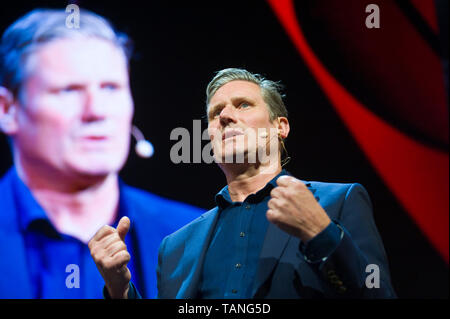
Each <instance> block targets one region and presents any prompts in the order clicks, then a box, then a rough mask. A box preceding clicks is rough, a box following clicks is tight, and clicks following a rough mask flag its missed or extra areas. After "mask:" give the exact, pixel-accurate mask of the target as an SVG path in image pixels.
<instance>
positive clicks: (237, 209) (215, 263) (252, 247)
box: [198, 170, 341, 299]
mask: <svg viewBox="0 0 450 319" xmlns="http://www.w3.org/2000/svg"><path fill="white" fill-rule="evenodd" d="M287 174H289V173H288V172H287V171H285V170H282V171H281V173H280V174H279V175H277V176H276V177H274V178H273V179H272V180H271V181H270V182H269V183H267V185H266V186H265V187H264V188H263V189H261V190H260V191H258V192H257V193H255V194H251V195H249V196H248V197H247V198H246V199H245V200H244V201H243V202H233V201H232V200H231V198H230V195H229V192H228V186H226V187H224V188H223V189H222V190H221V191H220V192H219V193H218V194H217V195H216V197H215V200H216V204H217V206H218V207H219V218H218V221H217V224H216V226H215V230H214V233H213V236H212V239H211V242H210V244H209V247H208V250H207V252H206V256H205V261H204V264H203V269H202V278H201V286H200V291H199V296H198V297H199V298H213V299H222V298H232V299H240V298H246V299H248V298H251V297H252V296H251V291H252V286H253V282H254V278H255V275H256V271H257V266H258V260H259V255H260V252H261V248H262V245H263V242H264V237H265V234H266V230H267V226H268V223H269V222H268V220H267V218H266V212H267V209H268V207H267V203H268V201H269V200H270V192H271V190H272V189H273V188H274V187H276V186H277V184H276V180H277V179H278V177H280V176H281V175H287ZM340 240H341V231H340V229H339V228H338V226H337V225H336V224H335V223H334V222H331V223H330V225H329V226H328V227H326V228H325V229H324V230H323V231H322V232H321V233H319V234H318V235H317V236H315V237H314V238H313V239H311V240H309V241H308V242H306V243H302V244H301V245H300V247H299V249H300V250H301V251H302V252H303V253H304V255H305V257H306V258H307V261H308V262H310V263H321V262H323V261H325V260H326V258H327V256H329V255H330V254H331V253H332V252H333V251H334V249H335V248H336V247H337V246H338V245H339V242H340Z"/></svg>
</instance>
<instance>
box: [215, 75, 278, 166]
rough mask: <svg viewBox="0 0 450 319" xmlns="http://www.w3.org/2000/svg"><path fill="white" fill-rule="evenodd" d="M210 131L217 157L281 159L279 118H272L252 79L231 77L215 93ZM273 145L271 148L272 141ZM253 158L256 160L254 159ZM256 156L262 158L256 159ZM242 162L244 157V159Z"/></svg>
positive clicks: (223, 160) (226, 159)
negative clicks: (232, 78)
mask: <svg viewBox="0 0 450 319" xmlns="http://www.w3.org/2000/svg"><path fill="white" fill-rule="evenodd" d="M208 119H209V125H208V130H209V135H210V139H211V143H212V148H213V151H214V156H215V157H216V160H218V159H219V161H221V162H222V163H223V162H225V163H228V162H229V161H228V159H229V158H231V159H232V158H233V157H234V161H233V162H235V163H239V158H244V161H243V162H245V163H255V162H257V161H260V160H261V158H260V157H261V156H259V155H258V154H257V152H258V150H261V149H264V150H265V151H264V152H261V153H260V154H268V153H269V152H270V151H271V150H272V154H269V155H270V157H268V159H269V160H272V159H274V158H275V159H278V138H277V132H278V131H277V128H276V123H277V121H271V120H270V116H269V111H268V108H267V106H266V103H265V101H264V99H263V97H262V95H261V90H260V88H259V86H258V85H257V84H255V83H252V82H248V81H231V82H228V83H227V84H225V85H223V86H222V87H220V88H219V89H218V90H217V92H216V93H215V94H214V95H213V96H212V97H211V100H210V103H209V108H208ZM269 142H273V143H272V144H274V145H272V146H273V147H272V148H270V146H271V145H270V143H269ZM252 159H253V160H252ZM256 159H258V160H257V161H256ZM240 163H242V161H241V162H240Z"/></svg>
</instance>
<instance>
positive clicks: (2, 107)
mask: <svg viewBox="0 0 450 319" xmlns="http://www.w3.org/2000/svg"><path fill="white" fill-rule="evenodd" d="M17 129H18V124H17V105H16V103H15V100H14V97H13V94H12V93H11V92H10V91H9V90H8V89H7V88H5V87H3V86H0V130H1V131H2V132H3V133H5V134H6V135H14V134H15V133H16V132H17Z"/></svg>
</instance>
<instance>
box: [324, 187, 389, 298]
mask: <svg viewBox="0 0 450 319" xmlns="http://www.w3.org/2000/svg"><path fill="white" fill-rule="evenodd" d="M334 222H335V223H336V224H337V225H338V226H339V228H340V229H341V231H342V236H341V240H340V242H339V245H338V246H337V247H336V249H335V250H334V251H333V252H332V253H331V254H330V255H329V256H328V257H327V258H326V260H325V261H323V262H321V263H319V264H317V270H318V271H319V272H320V275H321V276H322V278H323V279H324V280H325V282H326V283H327V284H328V285H329V286H330V287H331V291H333V292H334V296H332V297H336V298H345V297H350V298H395V297H396V295H395V292H394V289H393V288H392V284H391V279H390V274H389V266H388V261H387V257H386V252H385V250H384V247H383V243H382V241H381V237H380V235H379V233H378V230H377V228H376V225H375V221H374V218H373V214H372V204H371V201H370V197H369V195H368V193H367V191H366V190H365V188H364V187H363V186H362V185H360V184H352V185H351V186H350V187H349V189H348V191H347V193H346V195H345V200H344V203H343V205H342V207H341V210H340V212H339V215H338V218H337V220H334Z"/></svg>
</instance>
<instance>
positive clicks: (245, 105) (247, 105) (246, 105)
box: [239, 102, 250, 109]
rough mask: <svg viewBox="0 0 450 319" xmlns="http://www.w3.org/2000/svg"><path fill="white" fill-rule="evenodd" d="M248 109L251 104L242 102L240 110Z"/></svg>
mask: <svg viewBox="0 0 450 319" xmlns="http://www.w3.org/2000/svg"><path fill="white" fill-rule="evenodd" d="M248 107H250V104H249V103H247V102H242V103H241V104H239V108H241V109H246V108H248Z"/></svg>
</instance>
